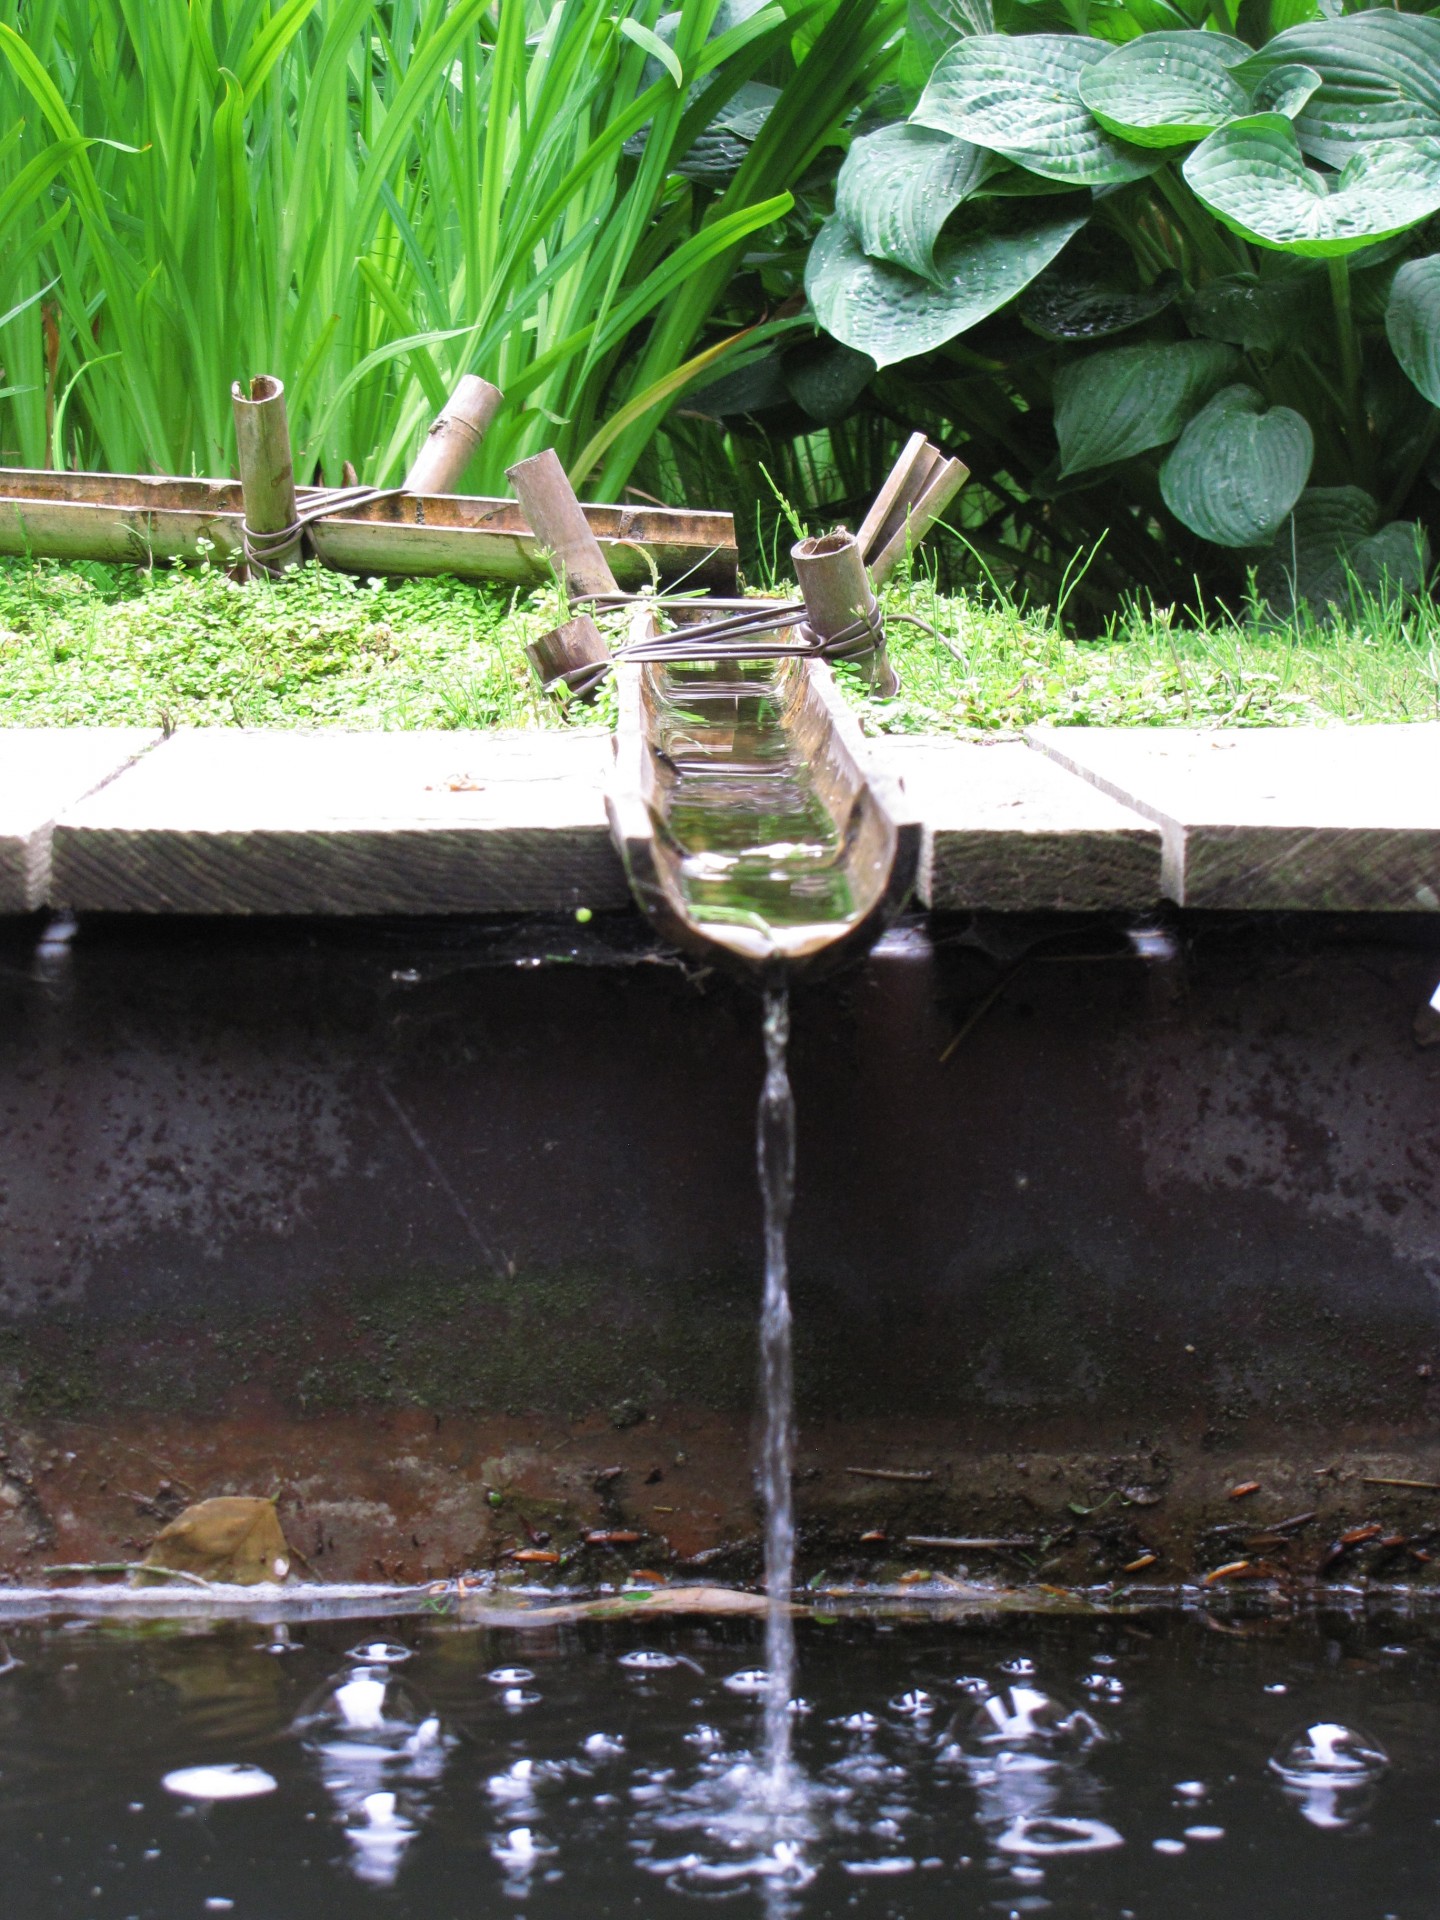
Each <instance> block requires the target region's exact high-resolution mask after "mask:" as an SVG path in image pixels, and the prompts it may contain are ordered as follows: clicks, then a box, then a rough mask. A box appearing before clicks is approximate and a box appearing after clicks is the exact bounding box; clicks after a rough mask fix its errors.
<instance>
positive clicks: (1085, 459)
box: [1055, 340, 1239, 477]
mask: <svg viewBox="0 0 1440 1920" xmlns="http://www.w3.org/2000/svg"><path fill="white" fill-rule="evenodd" d="M1238 360H1239V355H1238V354H1236V353H1235V352H1234V351H1233V350H1232V349H1231V348H1230V347H1226V346H1222V345H1221V344H1220V343H1219V342H1218V341H1215V340H1182V341H1179V342H1178V343H1176V344H1175V345H1173V346H1162V347H1112V348H1110V350H1109V351H1108V352H1106V353H1094V354H1091V355H1090V357H1089V359H1087V360H1081V361H1079V362H1078V363H1076V364H1074V365H1071V366H1068V367H1065V368H1064V369H1063V370H1062V371H1061V372H1060V373H1059V374H1057V375H1056V378H1055V437H1056V439H1057V440H1058V441H1059V442H1060V473H1061V476H1062V477H1064V476H1065V475H1066V474H1072V473H1083V472H1084V471H1085V470H1086V469H1087V468H1088V467H1107V466H1112V465H1113V464H1114V463H1115V462H1116V461H1117V460H1128V459H1130V458H1131V457H1132V455H1134V454H1137V453H1145V452H1147V451H1148V450H1149V449H1150V448H1151V447H1163V446H1165V445H1167V444H1168V443H1169V442H1170V441H1171V440H1173V439H1175V437H1176V436H1177V435H1178V434H1179V432H1180V430H1181V428H1182V427H1183V426H1184V425H1185V422H1186V421H1187V420H1188V419H1189V418H1190V416H1191V414H1193V413H1194V412H1195V410H1196V408H1197V407H1201V406H1203V405H1204V403H1205V402H1206V401H1207V400H1208V399H1209V398H1210V396H1211V394H1212V393H1214V392H1215V390H1216V388H1217V387H1220V386H1223V385H1224V383H1225V381H1226V380H1228V379H1229V378H1230V376H1231V374H1232V373H1234V371H1235V369H1236V365H1237V363H1238Z"/></svg>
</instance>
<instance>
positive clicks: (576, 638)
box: [525, 613, 610, 700]
mask: <svg viewBox="0 0 1440 1920" xmlns="http://www.w3.org/2000/svg"><path fill="white" fill-rule="evenodd" d="M525 654H526V658H527V659H528V660H529V662H530V665H531V666H532V667H533V668H534V669H535V672H536V673H537V674H538V675H539V677H540V683H541V685H542V686H543V687H544V689H545V691H546V692H547V693H558V692H559V690H560V689H561V688H562V687H563V688H564V689H565V691H566V692H567V693H568V694H569V695H570V697H571V698H572V699H575V700H593V699H594V697H595V694H596V691H597V689H598V688H599V685H600V682H601V681H602V680H603V679H604V678H605V675H606V673H607V672H608V671H609V669H610V649H609V648H608V647H607V646H606V645H605V641H604V639H603V637H602V635H601V633H600V629H599V628H598V627H597V626H596V624H595V622H594V621H593V620H592V619H591V618H590V615H589V614H588V613H577V614H576V616H575V618H574V619H573V620H567V621H565V622H564V624H563V625H562V626H558V627H552V628H551V629H550V631H549V632H548V633H542V634H541V635H540V638H539V639H538V640H530V641H527V642H526V645H525Z"/></svg>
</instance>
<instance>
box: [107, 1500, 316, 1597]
mask: <svg viewBox="0 0 1440 1920" xmlns="http://www.w3.org/2000/svg"><path fill="white" fill-rule="evenodd" d="M293 1558H294V1555H293V1554H292V1553H291V1551H290V1547H289V1544H288V1543H287V1541H286V1539H285V1535H284V1533H283V1531H282V1530H281V1526H280V1517H279V1515H278V1514H277V1513H276V1511H275V1502H274V1501H273V1500H261V1499H258V1498H256V1497H255V1496H254V1495H252V1494H238V1493H237V1494H224V1495H222V1496H221V1497H220V1498H218V1499H215V1500H199V1501H197V1502H196V1503H195V1505H194V1506H191V1507H186V1508H185V1510H184V1512H183V1513H178V1514H176V1516H175V1518H174V1519H173V1520H172V1521H171V1522H170V1524H169V1525H168V1526H165V1527H162V1528H161V1529H160V1531H159V1533H157V1534H156V1536H155V1539H154V1541H153V1542H152V1543H151V1547H150V1551H149V1552H148V1553H147V1554H146V1556H145V1560H144V1565H145V1566H147V1567H168V1568H169V1569H170V1570H171V1571H172V1572H175V1573H193V1574H198V1575H199V1577H200V1578H201V1579H202V1580H214V1581H216V1582H217V1583H219V1584H222V1585H228V1586H236V1587H255V1586H259V1585H260V1584H261V1583H262V1582H264V1581H271V1580H273V1581H278V1580H284V1579H285V1578H286V1576H287V1575H288V1574H289V1572H290V1563H291V1561H292V1559H293ZM144 1577H145V1576H144V1575H143V1573H142V1574H141V1575H140V1576H139V1578H140V1579H141V1580H142V1581H143V1580H144Z"/></svg>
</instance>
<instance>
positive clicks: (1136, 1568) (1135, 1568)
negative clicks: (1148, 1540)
mask: <svg viewBox="0 0 1440 1920" xmlns="http://www.w3.org/2000/svg"><path fill="white" fill-rule="evenodd" d="M1159 1558H1160V1556H1159V1554H1158V1553H1142V1554H1141V1555H1140V1558H1139V1559H1138V1560H1132V1561H1130V1562H1129V1564H1128V1565H1127V1566H1124V1567H1122V1568H1121V1569H1120V1571H1121V1572H1122V1573H1143V1572H1144V1571H1145V1569H1146V1567H1153V1566H1154V1564H1155V1562H1156V1561H1157V1560H1158V1559H1159Z"/></svg>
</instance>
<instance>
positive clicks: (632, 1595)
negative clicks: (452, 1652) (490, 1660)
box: [459, 1587, 799, 1627]
mask: <svg viewBox="0 0 1440 1920" xmlns="http://www.w3.org/2000/svg"><path fill="white" fill-rule="evenodd" d="M768 1604H769V1603H768V1602H767V1600H766V1598H765V1596H764V1594H763V1593H741V1592H739V1591H738V1590H737V1589H735V1588H733V1587H658V1588H654V1589H651V1588H645V1587H641V1588H632V1589H631V1590H630V1591H629V1592H628V1593H616V1594H607V1595H605V1596H604V1597H603V1598H601V1599H597V1600H571V1601H565V1602H562V1603H561V1604H560V1605H558V1606H548V1605H543V1604H542V1605H539V1606H534V1607H524V1608H521V1607H515V1606H511V1605H507V1604H506V1603H505V1602H504V1601H502V1600H495V1599H492V1598H491V1597H490V1596H488V1595H486V1596H485V1597H483V1598H482V1597H481V1596H479V1595H475V1596H473V1597H472V1596H464V1597H463V1598H462V1601H461V1606H460V1610H459V1611H460V1617H461V1618H463V1619H466V1620H472V1619H473V1620H482V1621H485V1622H486V1623H488V1624H490V1625H492V1626H503V1627H547V1626H567V1625H569V1624H570V1623H571V1622H573V1621H576V1620H606V1619H612V1618H614V1617H616V1616H617V1615H623V1616H624V1617H625V1618H626V1619H629V1618H630V1617H631V1616H633V1615H634V1614H637V1613H638V1614H652V1613H663V1614H709V1615H711V1616H714V1615H717V1614H744V1615H748V1616H751V1617H755V1618H759V1617H761V1616H763V1614H764V1613H765V1611H766V1608H767V1606H768ZM791 1611H792V1612H796V1611H799V1609H796V1608H792V1609H791Z"/></svg>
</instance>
